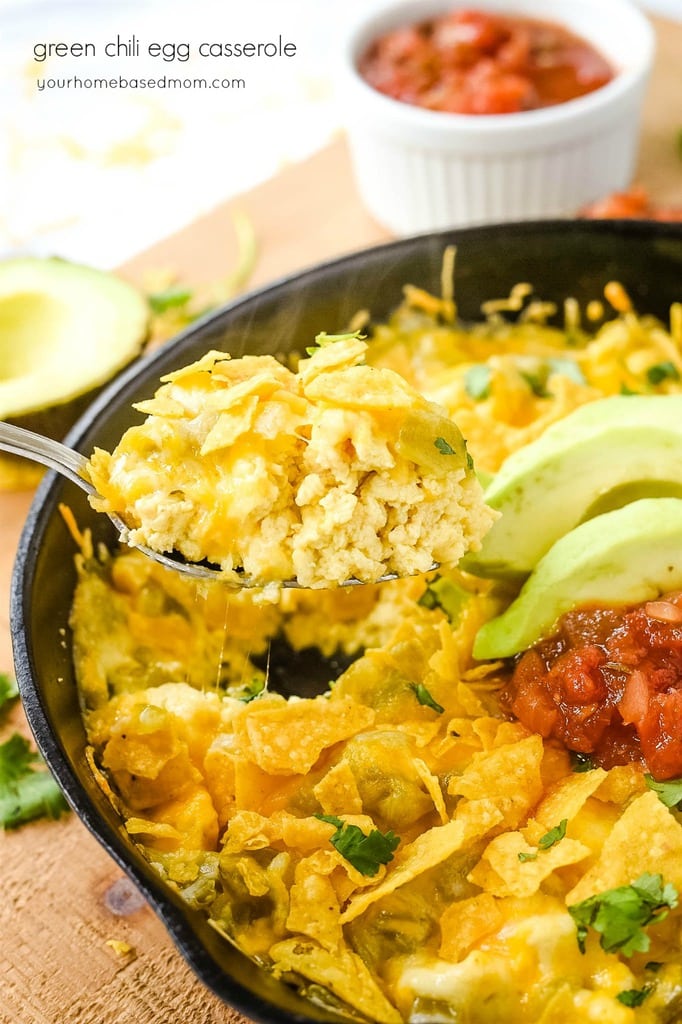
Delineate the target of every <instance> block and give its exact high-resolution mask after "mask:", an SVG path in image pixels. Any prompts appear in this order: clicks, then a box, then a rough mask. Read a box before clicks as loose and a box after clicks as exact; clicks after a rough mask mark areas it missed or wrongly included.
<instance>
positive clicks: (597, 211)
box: [580, 186, 682, 221]
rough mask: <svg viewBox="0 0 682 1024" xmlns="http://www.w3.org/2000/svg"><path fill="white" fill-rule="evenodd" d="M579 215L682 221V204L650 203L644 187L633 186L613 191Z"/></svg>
mask: <svg viewBox="0 0 682 1024" xmlns="http://www.w3.org/2000/svg"><path fill="white" fill-rule="evenodd" d="M580 216H581V217H592V218H605V219H607V220H608V219H614V218H615V219H621V218H622V219H625V220H663V221H682V206H663V205H662V204H656V203H652V202H651V200H650V198H649V196H648V194H647V192H646V191H645V189H643V188H641V187H640V186H633V187H632V188H631V189H630V190H629V191H628V192H613V193H612V194H611V195H610V196H606V198H605V199H600V200H598V201H597V202H596V203H592V204H591V205H590V206H586V207H585V209H584V210H581V212H580Z"/></svg>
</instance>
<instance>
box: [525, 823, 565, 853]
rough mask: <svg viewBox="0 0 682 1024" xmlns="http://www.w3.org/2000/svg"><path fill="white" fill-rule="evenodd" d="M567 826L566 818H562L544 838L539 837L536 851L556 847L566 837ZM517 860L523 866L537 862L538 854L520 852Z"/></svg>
mask: <svg viewBox="0 0 682 1024" xmlns="http://www.w3.org/2000/svg"><path fill="white" fill-rule="evenodd" d="M567 825H568V818H562V819H561V821H560V822H559V824H558V825H555V826H554V828H551V829H550V830H549V832H545V834H544V836H540V838H539V839H538V850H549V848H550V847H551V846H556V844H557V843H560V842H561V840H562V839H563V838H564V836H565V835H566V826H567ZM518 858H519V860H520V862H521V863H522V864H525V863H526V861H529V860H537V859H538V854H537V852H535V853H526V852H525V851H523V850H522V851H521V852H520V853H519V854H518Z"/></svg>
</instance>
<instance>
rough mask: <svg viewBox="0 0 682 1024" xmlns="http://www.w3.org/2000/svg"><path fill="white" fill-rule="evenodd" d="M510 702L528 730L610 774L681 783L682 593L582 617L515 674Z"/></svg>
mask: <svg viewBox="0 0 682 1024" xmlns="http://www.w3.org/2000/svg"><path fill="white" fill-rule="evenodd" d="M504 702H505V703H506V705H507V706H508V707H509V709H510V710H511V711H512V712H513V714H514V715H515V716H516V717H517V718H519V719H520V720H521V721H522V722H523V723H524V724H525V725H527V726H528V727H529V728H530V729H532V730H533V731H535V732H539V733H540V734H541V735H542V736H545V737H550V736H551V737H554V738H556V739H558V740H560V741H561V742H562V743H564V744H565V745H566V746H567V747H568V748H569V749H571V750H575V751H577V752H579V753H582V754H589V755H590V757H591V759H592V760H593V761H594V762H595V763H596V764H599V765H602V766H603V767H605V768H610V767H612V766H613V765H616V764H627V763H629V762H633V761H639V762H642V763H644V764H646V766H647V767H648V770H649V771H650V772H651V774H652V775H654V776H655V777H656V778H658V779H668V778H674V777H677V776H682V592H675V593H671V594H667V595H665V596H664V597H662V598H660V599H659V600H657V601H648V602H646V603H645V604H642V605H637V606H636V607H631V608H621V609H618V608H579V609H576V610H575V611H572V612H569V613H568V614H567V615H564V616H562V618H561V619H560V620H559V623H558V629H557V632H556V633H555V634H554V635H553V636H551V637H549V638H548V639H546V640H543V641H541V642H540V643H539V644H537V645H536V646H535V647H533V648H531V649H530V650H528V651H526V652H525V653H524V654H523V655H522V656H521V658H520V659H519V661H518V662H517V664H516V667H515V669H514V673H513V676H512V678H511V681H510V683H509V685H508V687H507V689H506V691H505V694H504Z"/></svg>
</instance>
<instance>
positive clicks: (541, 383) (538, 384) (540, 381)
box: [519, 370, 552, 398]
mask: <svg viewBox="0 0 682 1024" xmlns="http://www.w3.org/2000/svg"><path fill="white" fill-rule="evenodd" d="M519 372H520V374H521V376H522V377H523V379H524V380H525V382H526V384H527V385H528V387H529V388H530V390H531V391H532V392H533V394H534V395H535V397H536V398H551V397H552V396H551V393H550V392H549V391H548V390H547V374H539V373H528V372H526V371H525V370H521V371H519Z"/></svg>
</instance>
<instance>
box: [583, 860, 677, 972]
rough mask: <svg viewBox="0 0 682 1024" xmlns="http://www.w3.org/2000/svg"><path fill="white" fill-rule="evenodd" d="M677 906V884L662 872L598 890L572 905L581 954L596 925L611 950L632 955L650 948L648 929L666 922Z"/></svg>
mask: <svg viewBox="0 0 682 1024" xmlns="http://www.w3.org/2000/svg"><path fill="white" fill-rule="evenodd" d="M676 906H677V890H676V889H675V886H674V885H672V884H671V883H669V882H668V883H664V882H663V877H662V875H658V874H656V875H654V874H650V873H649V872H645V873H644V874H643V875H640V876H639V878H637V879H636V880H635V881H634V882H633V883H632V884H631V885H621V886H619V887H618V888H616V889H608V890H606V892H601V893H597V894H596V895H595V896H590V897H589V898H588V899H586V900H583V901H582V903H575V904H573V906H571V907H568V912H569V914H570V915H571V917H572V918H573V920H574V921H575V923H576V925H577V929H578V932H577V939H578V946H579V948H580V952H581V953H584V952H585V939H586V938H587V932H588V929H589V928H593V929H594V930H595V931H596V932H599V934H600V936H601V937H600V940H599V943H600V945H601V947H602V949H604V950H606V952H607V953H614V952H621V953H622V954H623V955H624V956H632V954H633V953H646V951H647V950H648V948H649V945H650V942H649V936H648V935H647V934H646V932H645V931H644V928H646V926H647V925H650V924H655V923H656V922H657V921H662V920H663V919H664V918H665V917H666V916H667V914H668V910H672V909H673V908H674V907H676Z"/></svg>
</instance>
